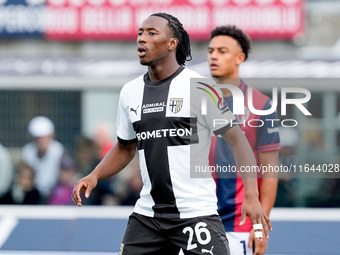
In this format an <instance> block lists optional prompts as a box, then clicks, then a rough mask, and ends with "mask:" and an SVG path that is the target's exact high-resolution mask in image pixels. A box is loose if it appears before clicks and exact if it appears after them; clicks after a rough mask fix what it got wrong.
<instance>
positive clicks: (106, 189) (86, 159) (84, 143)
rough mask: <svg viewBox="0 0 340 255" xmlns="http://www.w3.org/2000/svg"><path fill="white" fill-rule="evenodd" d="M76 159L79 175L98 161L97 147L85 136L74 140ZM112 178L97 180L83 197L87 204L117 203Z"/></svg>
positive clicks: (90, 168)
mask: <svg viewBox="0 0 340 255" xmlns="http://www.w3.org/2000/svg"><path fill="white" fill-rule="evenodd" d="M76 159H77V166H78V170H79V174H80V177H84V176H85V175H88V174H89V173H90V172H91V171H92V170H93V169H94V168H95V167H96V166H97V164H98V163H99V162H100V156H99V153H98V148H97V146H96V145H95V143H94V141H93V140H91V139H89V138H87V137H83V136H82V137H79V138H78V139H77V141H76ZM114 180H115V177H113V178H111V179H110V178H107V179H104V180H101V181H99V182H98V184H97V187H96V188H95V189H94V190H93V191H92V193H91V196H90V198H89V199H83V201H84V204H87V205H103V204H110V205H114V204H118V203H119V202H118V200H117V198H116V196H115V194H114V185H113V181H114Z"/></svg>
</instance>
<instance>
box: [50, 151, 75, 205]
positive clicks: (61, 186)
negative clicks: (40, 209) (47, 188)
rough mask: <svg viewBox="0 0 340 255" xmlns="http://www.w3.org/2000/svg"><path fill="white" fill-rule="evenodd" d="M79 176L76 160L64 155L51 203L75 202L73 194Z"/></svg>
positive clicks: (67, 203)
mask: <svg viewBox="0 0 340 255" xmlns="http://www.w3.org/2000/svg"><path fill="white" fill-rule="evenodd" d="M78 178H79V176H78V170H77V164H76V161H75V160H74V159H73V158H71V157H70V156H68V155H64V156H63V158H62V160H61V164H60V173H59V180H58V183H57V185H56V187H55V188H54V189H53V191H52V194H51V196H50V198H49V204H50V205H71V204H73V202H72V199H71V194H72V190H73V186H74V183H75V182H76V180H77V179H78Z"/></svg>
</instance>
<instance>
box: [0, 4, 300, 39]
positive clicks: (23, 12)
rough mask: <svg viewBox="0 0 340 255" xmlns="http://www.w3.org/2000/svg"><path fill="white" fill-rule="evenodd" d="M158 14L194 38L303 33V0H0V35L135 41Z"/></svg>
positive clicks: (276, 36)
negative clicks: (226, 28)
mask: <svg viewBox="0 0 340 255" xmlns="http://www.w3.org/2000/svg"><path fill="white" fill-rule="evenodd" d="M155 12H167V13H170V14H173V15H174V16H176V17H178V18H179V20H180V21H181V22H182V23H183V24H184V27H185V28H186V30H187V31H188V33H189V34H190V37H191V39H192V40H206V39H208V38H209V33H210V30H211V29H213V28H214V27H215V26H218V25H225V24H235V25H237V26H239V27H241V28H242V29H244V30H245V31H246V32H247V33H248V34H249V35H250V36H251V37H252V39H255V40H256V39H287V40H289V39H292V38H293V37H294V36H296V35H299V34H301V33H303V23H304V0H162V1H158V0H0V36H23V35H42V36H45V37H47V38H49V39H56V40H88V39H90V40H135V39H136V37H137V30H138V27H139V25H140V24H141V22H142V21H143V20H144V19H145V18H147V17H148V16H149V15H150V14H152V13H155Z"/></svg>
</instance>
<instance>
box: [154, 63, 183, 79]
mask: <svg viewBox="0 0 340 255" xmlns="http://www.w3.org/2000/svg"><path fill="white" fill-rule="evenodd" d="M179 67H180V65H179V64H177V62H176V63H170V64H167V63H165V64H164V65H157V66H149V67H148V74H149V80H150V81H152V82H154V81H160V80H164V79H165V78H168V77H169V76H171V75H172V74H174V73H175V72H176V71H177V69H178V68H179Z"/></svg>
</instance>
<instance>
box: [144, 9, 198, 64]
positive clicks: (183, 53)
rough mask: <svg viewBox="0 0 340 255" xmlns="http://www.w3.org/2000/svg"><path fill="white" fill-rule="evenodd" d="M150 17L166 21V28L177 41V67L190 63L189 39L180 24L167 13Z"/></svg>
mask: <svg viewBox="0 0 340 255" xmlns="http://www.w3.org/2000/svg"><path fill="white" fill-rule="evenodd" d="M151 16H158V17H162V18H164V19H166V20H167V21H168V26H169V27H170V29H171V31H172V32H173V34H174V36H175V37H176V38H177V39H178V45H177V49H176V60H177V63H178V64H179V65H183V66H184V65H185V61H190V60H191V59H192V57H191V49H190V38H189V35H188V33H187V31H185V29H184V28H183V25H182V23H181V22H180V21H179V20H178V19H177V18H176V17H174V16H172V15H170V14H168V13H154V14H152V15H151Z"/></svg>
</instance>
